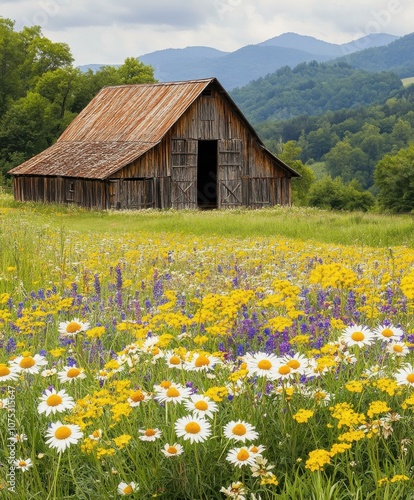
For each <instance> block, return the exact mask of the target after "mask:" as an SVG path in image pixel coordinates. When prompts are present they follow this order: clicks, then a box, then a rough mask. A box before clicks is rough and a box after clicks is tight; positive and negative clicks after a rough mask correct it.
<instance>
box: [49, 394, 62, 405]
mask: <svg viewBox="0 0 414 500" xmlns="http://www.w3.org/2000/svg"><path fill="white" fill-rule="evenodd" d="M62 401H63V399H62V398H61V397H60V396H59V395H58V394H52V395H51V396H49V397H48V398H47V399H46V404H47V405H48V406H58V405H60V404H61V403H62Z"/></svg>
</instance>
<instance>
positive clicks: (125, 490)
mask: <svg viewBox="0 0 414 500" xmlns="http://www.w3.org/2000/svg"><path fill="white" fill-rule="evenodd" d="M137 490H138V485H137V484H136V483H134V482H132V481H131V482H130V483H124V482H121V483H119V484H118V489H117V491H118V493H119V494H120V495H132V493H134V491H137Z"/></svg>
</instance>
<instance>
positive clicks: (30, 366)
mask: <svg viewBox="0 0 414 500" xmlns="http://www.w3.org/2000/svg"><path fill="white" fill-rule="evenodd" d="M12 364H13V366H15V367H16V369H17V370H19V371H20V372H25V373H31V374H35V373H39V371H40V369H41V367H42V366H45V365H47V360H46V358H45V357H44V356H41V355H40V354H35V355H34V356H18V357H17V358H15V359H14V360H13V361H12Z"/></svg>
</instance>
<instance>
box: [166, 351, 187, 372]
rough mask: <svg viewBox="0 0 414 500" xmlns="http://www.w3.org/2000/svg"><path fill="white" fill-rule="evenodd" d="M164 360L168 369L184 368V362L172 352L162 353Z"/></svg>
mask: <svg viewBox="0 0 414 500" xmlns="http://www.w3.org/2000/svg"><path fill="white" fill-rule="evenodd" d="M164 359H165V361H166V362H167V365H168V368H176V369H177V368H178V369H183V368H184V361H183V359H182V358H181V357H180V356H178V354H176V353H175V352H174V351H167V352H166V353H164Z"/></svg>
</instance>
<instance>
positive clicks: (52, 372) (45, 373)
mask: <svg viewBox="0 0 414 500" xmlns="http://www.w3.org/2000/svg"><path fill="white" fill-rule="evenodd" d="M56 373H57V370H56V368H47V369H46V370H43V371H42V372H40V375H41V376H42V377H51V376H52V375H56Z"/></svg>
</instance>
